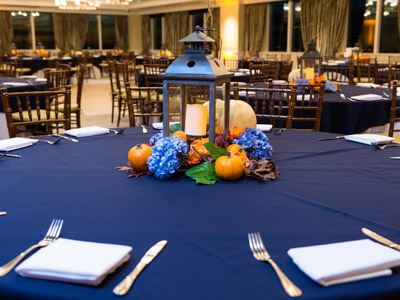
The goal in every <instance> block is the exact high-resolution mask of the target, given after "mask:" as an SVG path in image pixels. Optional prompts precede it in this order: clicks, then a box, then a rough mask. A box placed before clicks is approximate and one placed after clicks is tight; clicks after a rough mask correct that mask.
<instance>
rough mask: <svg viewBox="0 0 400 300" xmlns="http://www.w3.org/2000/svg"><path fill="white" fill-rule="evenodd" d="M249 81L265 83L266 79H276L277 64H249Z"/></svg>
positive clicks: (277, 73)
mask: <svg viewBox="0 0 400 300" xmlns="http://www.w3.org/2000/svg"><path fill="white" fill-rule="evenodd" d="M249 68H250V78H249V80H250V83H265V82H267V80H268V79H270V78H272V79H278V75H279V65H278V64H261V65H253V64H250V66H249Z"/></svg>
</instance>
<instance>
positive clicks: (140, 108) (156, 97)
mask: <svg viewBox="0 0 400 300" xmlns="http://www.w3.org/2000/svg"><path fill="white" fill-rule="evenodd" d="M125 90H126V99H127V105H128V112H129V126H131V127H134V126H136V121H135V118H141V119H142V122H141V124H144V125H151V122H152V120H153V118H159V119H160V121H162V116H163V95H162V90H163V88H162V87H132V88H131V84H130V83H129V82H127V83H125ZM136 93H137V94H138V95H139V98H138V100H135V99H133V97H132V94H136ZM157 121H158V120H157Z"/></svg>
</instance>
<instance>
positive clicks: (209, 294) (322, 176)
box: [0, 128, 400, 300]
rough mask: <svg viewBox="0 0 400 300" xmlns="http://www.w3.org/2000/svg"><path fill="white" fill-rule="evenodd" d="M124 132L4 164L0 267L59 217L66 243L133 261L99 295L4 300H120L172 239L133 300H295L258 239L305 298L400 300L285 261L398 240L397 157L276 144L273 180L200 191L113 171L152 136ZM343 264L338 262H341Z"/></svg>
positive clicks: (391, 281)
mask: <svg viewBox="0 0 400 300" xmlns="http://www.w3.org/2000/svg"><path fill="white" fill-rule="evenodd" d="M148 129H149V133H148V134H143V133H142V130H141V128H128V129H127V130H126V131H125V132H124V134H122V135H114V134H107V135H104V136H96V137H87V138H80V139H79V143H72V142H68V141H64V140H63V141H62V142H61V143H59V144H57V145H54V146H52V145H48V144H44V143H43V144H42V143H40V144H37V145H34V146H32V147H28V148H25V149H20V150H17V151H14V153H18V154H21V155H22V156H23V157H22V158H21V159H15V158H3V159H2V160H1V161H0V165H1V166H0V178H1V179H2V180H1V181H0V209H1V210H5V211H7V212H8V214H7V215H6V216H1V217H0V238H1V240H2V243H1V247H0V264H3V263H6V262H7V261H9V260H10V259H12V258H14V257H15V256H16V255H17V254H18V253H19V252H21V251H23V250H25V249H26V248H27V247H29V246H30V245H32V244H34V243H36V242H37V241H39V240H40V239H41V238H42V237H43V235H44V233H45V232H46V230H47V228H48V226H49V224H50V222H51V220H52V219H53V218H62V219H64V220H65V222H64V227H63V229H62V232H61V236H62V237H64V238H70V239H77V240H86V241H93V242H105V243H117V244H123V245H130V246H132V247H133V251H132V253H131V255H132V258H131V259H130V260H129V262H128V263H127V264H125V265H124V266H123V267H121V268H119V269H117V270H116V271H115V272H114V273H113V274H112V275H110V276H108V277H107V278H106V280H105V281H104V282H103V283H102V284H101V285H100V286H99V287H97V288H96V287H88V286H83V285H74V284H67V283H61V282H52V281H45V280H37V279H30V278H23V277H20V276H18V275H17V274H16V273H15V272H12V273H10V274H8V275H7V276H5V277H3V278H0V298H2V299H41V300H44V299H96V300H98V299H116V298H115V296H114V295H113V294H112V289H113V288H114V287H115V285H116V284H117V283H119V282H120V281H121V280H122V279H123V278H124V277H125V276H126V275H127V274H128V273H129V272H130V271H131V270H132V268H133V267H134V266H135V265H136V264H137V263H138V261H139V260H140V258H141V257H142V256H143V255H144V253H145V252H146V251H147V249H148V248H149V247H150V246H152V245H153V244H155V243H156V242H158V241H159V240H162V239H166V240H168V245H167V246H166V248H165V249H164V250H163V252H161V254H160V255H159V256H158V257H157V258H156V259H155V260H154V261H153V262H152V264H151V265H150V266H149V267H148V268H146V269H145V270H144V271H143V273H142V274H141V275H140V276H139V278H138V279H137V281H136V282H135V284H134V285H133V288H132V290H131V291H130V292H129V294H128V295H127V296H126V297H125V298H126V299H146V300H147V299H289V297H288V296H287V295H286V294H285V293H284V291H283V289H282V287H281V285H280V283H279V281H278V278H277V276H276V275H275V273H274V271H273V270H272V268H271V267H270V266H269V265H268V264H267V263H263V262H259V261H256V260H255V259H254V258H253V256H252V254H251V251H250V248H249V245H248V240H247V233H248V232H256V231H259V232H260V233H261V234H262V237H263V239H264V242H265V243H266V245H267V247H268V250H269V251H270V253H271V255H272V257H273V258H274V259H275V261H276V262H277V264H278V265H279V266H280V267H281V268H282V270H283V271H284V272H285V273H286V275H287V276H288V277H289V278H290V279H291V280H292V281H293V282H294V283H296V284H297V285H298V286H299V287H300V288H301V289H302V291H303V296H302V297H301V298H300V299H343V298H348V299H368V298H371V299H390V298H393V299H398V298H399V297H400V285H399V277H398V276H392V277H386V278H378V279H372V280H368V281H360V282H355V283H348V284H342V285H337V286H331V287H328V288H324V287H321V286H319V285H318V284H316V283H314V282H313V281H311V280H310V279H309V278H308V277H307V276H306V275H304V274H303V273H302V272H301V271H300V270H299V269H298V268H297V267H296V266H295V265H294V264H293V263H292V261H291V260H290V258H289V256H288V255H287V253H286V252H287V251H288V250H289V249H290V248H292V247H301V246H309V245H317V244H325V243H333V242H341V241H349V240H357V239H364V238H366V237H365V236H364V235H363V234H362V233H361V228H362V227H367V228H370V229H371V230H374V231H376V232H379V233H381V234H382V235H384V236H387V237H388V238H390V239H392V240H394V241H399V240H400V222H399V217H398V212H399V210H400V202H399V201H398V187H399V186H400V178H399V176H398V174H399V172H400V161H396V160H390V159H389V158H388V157H389V156H400V148H386V149H385V150H376V149H374V148H373V147H371V146H367V145H362V144H357V143H352V142H349V141H346V140H334V141H327V142H320V141H317V138H319V137H329V136H333V135H331V134H328V133H316V132H301V131H295V130H287V131H284V132H283V134H282V135H280V136H278V135H274V134H273V133H269V134H268V136H269V137H270V142H271V144H272V145H273V147H274V154H273V159H274V160H275V162H276V164H277V166H278V168H279V170H280V171H281V172H282V175H281V176H280V177H278V179H277V180H276V181H272V182H268V183H261V182H258V181H255V180H241V181H236V182H218V183H217V184H214V185H211V186H202V185H201V186H199V185H196V184H195V182H194V181H192V180H190V179H188V178H184V177H178V178H173V179H170V180H158V179H156V178H154V177H151V176H143V177H140V178H127V176H126V174H125V173H124V172H118V171H116V170H114V168H115V167H116V166H121V165H125V164H126V163H127V153H128V151H129V149H130V148H131V147H132V146H134V145H136V144H138V143H142V142H147V141H148V140H149V138H150V136H151V135H152V134H154V133H155V132H156V131H154V130H152V129H151V128H148ZM338 259H340V258H338Z"/></svg>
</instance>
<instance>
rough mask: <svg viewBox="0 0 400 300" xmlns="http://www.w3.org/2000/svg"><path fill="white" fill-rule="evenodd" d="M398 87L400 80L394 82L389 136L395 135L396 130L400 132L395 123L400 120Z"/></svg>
mask: <svg viewBox="0 0 400 300" xmlns="http://www.w3.org/2000/svg"><path fill="white" fill-rule="evenodd" d="M397 88H398V81H397V80H394V81H393V82H392V103H391V106H390V120H389V136H391V137H393V134H394V133H395V132H400V129H399V128H397V129H395V124H396V123H397V122H400V105H397V101H398V100H397Z"/></svg>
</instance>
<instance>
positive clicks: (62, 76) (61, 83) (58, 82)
mask: <svg viewBox="0 0 400 300" xmlns="http://www.w3.org/2000/svg"><path fill="white" fill-rule="evenodd" d="M44 75H45V77H46V79H47V90H48V91H54V90H59V89H61V88H63V87H66V86H67V85H69V84H70V80H71V71H70V69H66V70H54V71H52V70H51V69H44Z"/></svg>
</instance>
